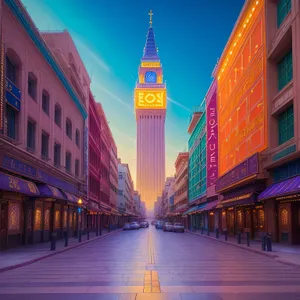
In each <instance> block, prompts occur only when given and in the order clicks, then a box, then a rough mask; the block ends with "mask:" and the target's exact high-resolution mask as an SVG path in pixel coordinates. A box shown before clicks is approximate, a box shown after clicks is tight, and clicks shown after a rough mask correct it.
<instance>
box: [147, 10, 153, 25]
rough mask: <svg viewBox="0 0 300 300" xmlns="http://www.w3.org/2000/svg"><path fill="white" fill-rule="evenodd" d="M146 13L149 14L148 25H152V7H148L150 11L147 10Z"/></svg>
mask: <svg viewBox="0 0 300 300" xmlns="http://www.w3.org/2000/svg"><path fill="white" fill-rule="evenodd" d="M148 15H149V16H150V21H149V25H150V27H152V16H153V12H152V9H150V11H149V13H148Z"/></svg>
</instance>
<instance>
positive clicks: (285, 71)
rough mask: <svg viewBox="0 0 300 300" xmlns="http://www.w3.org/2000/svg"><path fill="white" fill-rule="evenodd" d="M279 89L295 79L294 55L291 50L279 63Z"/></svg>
mask: <svg viewBox="0 0 300 300" xmlns="http://www.w3.org/2000/svg"><path fill="white" fill-rule="evenodd" d="M277 69H278V90H279V91H280V90H282V89H283V88H284V87H285V86H286V85H287V84H288V83H289V82H290V81H291V80H292V79H293V55H292V50H290V51H289V52H288V53H287V54H286V55H285V56H284V57H283V59H282V60H281V61H280V62H279V63H278V65H277Z"/></svg>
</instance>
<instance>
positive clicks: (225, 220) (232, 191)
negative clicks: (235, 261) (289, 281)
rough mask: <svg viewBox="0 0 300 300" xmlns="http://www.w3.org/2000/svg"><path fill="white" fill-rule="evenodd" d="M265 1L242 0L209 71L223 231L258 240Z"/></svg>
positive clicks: (264, 138)
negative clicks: (213, 83)
mask: <svg viewBox="0 0 300 300" xmlns="http://www.w3.org/2000/svg"><path fill="white" fill-rule="evenodd" d="M265 32H266V30H265V1H264V0H248V1H246V3H245V5H244V7H243V9H242V11H241V13H240V16H239V18H238V20H237V22H236V25H235V27H234V29H233V31H232V34H231V36H230V38H229V40H228V42H227V45H226V47H225V49H224V51H223V54H222V56H221V59H220V61H219V63H218V66H217V68H216V70H215V74H214V75H215V77H216V79H217V86H218V92H217V103H218V104H217V107H218V126H219V130H218V132H219V179H218V181H217V185H216V190H217V192H219V193H220V194H221V199H222V201H221V204H220V205H219V207H220V208H221V209H222V217H221V220H220V222H221V223H222V224H220V225H221V227H222V228H223V229H228V230H229V233H231V234H236V233H237V232H239V231H250V233H251V236H252V237H253V238H254V237H258V236H259V235H260V231H262V230H263V229H264V228H263V227H264V225H263V223H264V211H263V209H262V207H261V206H256V204H255V203H256V200H257V199H256V194H257V193H259V192H260V191H261V190H262V189H263V188H264V181H265V180H264V177H263V175H262V172H261V171H260V167H259V166H260V163H259V159H260V157H259V153H260V152H261V151H263V150H265V149H266V148H267V141H268V139H267V100H266V38H265Z"/></svg>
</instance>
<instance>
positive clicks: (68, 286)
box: [0, 227, 300, 300]
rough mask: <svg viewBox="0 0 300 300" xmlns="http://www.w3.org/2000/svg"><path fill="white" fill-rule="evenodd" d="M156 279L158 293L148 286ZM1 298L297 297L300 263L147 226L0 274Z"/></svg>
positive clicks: (299, 293)
mask: <svg viewBox="0 0 300 300" xmlns="http://www.w3.org/2000/svg"><path fill="white" fill-rule="evenodd" d="M0 255H1V254H0ZM149 256H150V257H149ZM151 257H153V259H152V258H151ZM149 274H151V276H149ZM150 277H151V281H150V280H149V279H150ZM156 278H157V280H156ZM150 284H151V285H150ZM146 285H147V286H148V287H150V286H151V293H149V292H147V290H145V288H146ZM155 285H157V286H159V287H160V293H159V292H154V291H152V289H153V288H154V287H155ZM0 299H1V300H8V299H10V300H15V299H21V300H32V299H33V300H35V299H38V300H48V299H55V300H60V299H63V300H69V299H72V300H77V299H82V300H96V299H97V300H102V299H104V300H111V299H112V300H117V299H118V300H132V299H135V300H144V299H151V300H157V299H159V300H160V299H163V300H165V299H174V300H175V299H176V300H177V299H181V300H196V299H197V300H198V299H200V300H201V299H204V300H232V299H234V300H240V299H241V300H244V299H245V300H250V299H251V300H252V299H263V300H269V299H270V300H271V299H272V300H277V299H284V300H285V299H289V300H294V299H299V300H300V268H296V267H292V266H287V265H284V264H281V263H279V262H277V261H275V260H274V259H272V258H269V257H265V256H261V255H258V254H256V253H252V252H248V251H245V250H243V249H239V248H236V247H232V246H230V245H226V244H223V243H219V242H216V241H213V240H209V239H206V238H203V237H199V236H196V235H192V234H188V233H184V234H180V233H167V232H162V231H156V230H155V229H154V228H153V227H151V228H148V229H141V230H138V231H125V232H117V233H115V234H113V235H111V236H107V237H106V238H105V239H98V240H96V241H94V242H92V243H89V244H86V245H84V246H82V247H80V248H76V249H73V250H70V251H68V252H64V253H61V254H58V255H56V256H53V257H51V258H49V259H45V260H42V261H39V262H36V263H34V264H31V265H28V266H25V267H22V268H18V269H15V270H11V271H7V272H3V273H1V274H0Z"/></svg>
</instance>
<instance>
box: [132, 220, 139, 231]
mask: <svg viewBox="0 0 300 300" xmlns="http://www.w3.org/2000/svg"><path fill="white" fill-rule="evenodd" d="M130 229H136V230H137V229H140V224H139V223H138V222H131V223H130Z"/></svg>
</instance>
